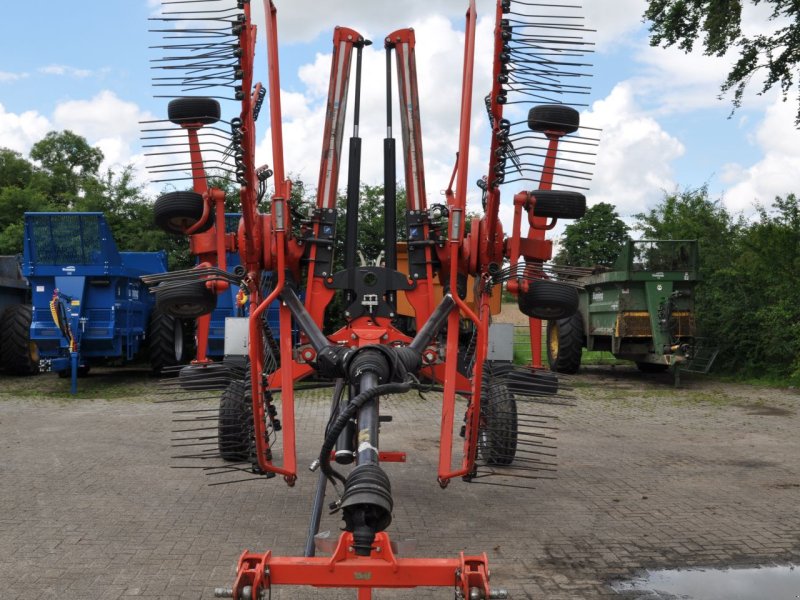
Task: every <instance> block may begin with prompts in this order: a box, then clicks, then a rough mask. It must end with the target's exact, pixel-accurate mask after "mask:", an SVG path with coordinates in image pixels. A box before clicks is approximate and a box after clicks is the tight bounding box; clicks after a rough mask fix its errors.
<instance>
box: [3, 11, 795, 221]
mask: <svg viewBox="0 0 800 600" xmlns="http://www.w3.org/2000/svg"><path fill="white" fill-rule="evenodd" d="M220 1H223V0H220ZM208 4H212V5H213V0H212V1H211V2H209V3H208ZM260 4H261V3H260V2H255V3H254V6H255V8H256V13H257V15H258V16H260V14H261V10H259V9H260V8H261V7H260ZM477 4H478V12H479V22H478V34H479V39H478V56H477V60H476V69H477V71H476V80H475V89H476V97H475V102H474V106H475V126H474V127H473V135H472V149H471V160H470V176H469V180H470V181H471V182H472V181H475V180H476V179H478V178H479V177H480V176H481V175H482V174H483V172H482V171H483V170H485V164H486V152H487V149H486V146H487V143H486V140H487V138H486V131H487V124H486V123H485V121H486V119H485V117H484V115H483V112H482V111H481V109H480V107H481V103H482V98H483V95H484V94H485V93H486V91H487V90H488V86H489V75H490V72H489V71H490V67H491V56H490V54H491V53H490V52H489V51H488V50H489V48H490V43H491V29H492V26H493V4H494V3H493V1H492V0H478V2H477ZM569 4H575V2H572V1H570V2H569ZM583 4H584V13H585V15H586V17H587V25H588V26H589V27H591V28H593V29H595V30H596V34H593V35H592V37H591V39H590V41H593V42H594V43H595V44H596V53H595V54H594V55H593V56H592V57H591V62H593V64H594V66H593V68H592V72H593V79H592V82H591V85H592V88H593V91H592V93H591V95H589V96H587V98H586V104H587V106H586V108H585V109H583V112H582V116H581V122H582V124H584V125H587V126H590V127H596V128H601V129H602V130H603V131H602V141H601V144H600V147H599V149H598V156H597V159H596V166H595V176H594V179H593V182H592V184H591V186H590V189H589V191H588V192H587V198H588V201H589V204H592V203H596V202H600V201H605V202H611V203H613V204H614V205H616V207H617V210H618V212H619V213H620V215H622V216H623V217H629V216H630V215H632V214H634V213H636V212H639V211H641V210H643V209H646V208H648V207H652V206H654V205H655V204H656V203H657V202H658V201H659V199H660V198H661V197H662V196H663V190H674V189H676V188H677V187H680V188H683V187H697V186H700V185H703V184H706V183H707V184H708V185H709V186H710V189H711V191H712V193H713V194H714V196H715V197H722V198H723V200H724V202H725V204H726V205H727V206H728V207H729V208H731V209H733V210H734V211H744V212H745V213H749V212H751V211H752V206H753V204H754V202H762V203H768V202H769V201H770V200H771V199H772V198H773V197H774V196H775V195H785V194H787V193H790V192H794V191H800V190H797V189H796V186H795V180H796V176H795V174H796V173H797V172H798V171H800V133H798V131H797V130H795V128H794V127H793V123H794V110H795V105H794V104H793V102H792V101H790V102H788V103H784V102H782V101H781V99H780V98H779V97H778V96H777V95H774V94H770V95H766V96H758V95H756V94H755V93H750V94H748V95H747V96H746V98H745V106H744V107H743V108H742V109H741V110H739V111H737V112H736V113H735V114H734V115H733V116H732V117H731V115H730V112H731V111H730V106H731V105H730V102H729V100H728V99H723V100H720V99H718V95H719V86H720V83H721V81H722V79H723V78H724V75H725V73H726V72H727V67H728V65H729V64H730V63H731V60H732V57H725V58H709V57H704V56H702V55H700V54H695V55H691V56H686V55H684V54H683V53H682V52H680V51H677V50H664V49H658V48H651V47H649V45H648V40H647V29H646V24H644V23H643V22H642V17H641V15H642V13H643V12H644V8H645V4H646V3H645V0H583ZM276 5H277V7H278V10H279V26H280V38H281V52H282V55H281V73H282V76H283V82H282V99H283V107H284V139H285V141H286V166H287V169H288V170H289V171H290V172H291V173H293V174H295V175H297V176H299V177H301V178H302V179H303V180H304V181H306V182H307V183H308V184H309V185H310V186H312V187H314V186H315V185H316V179H317V172H318V163H317V161H318V157H319V152H320V147H321V141H322V139H321V138H322V124H323V118H324V103H325V97H326V91H327V81H328V75H329V70H330V47H331V42H330V40H331V30H332V28H333V27H334V26H335V25H345V26H348V27H352V28H354V29H356V30H358V31H360V32H361V33H362V34H363V35H365V36H366V37H367V38H369V39H373V40H376V41H377V42H378V43H376V44H375V45H374V46H373V47H372V48H368V49H367V50H366V51H365V56H364V66H365V83H364V96H363V100H362V115H363V116H362V128H361V135H362V137H363V138H364V150H365V151H364V155H365V160H364V165H363V170H362V175H363V179H364V180H365V181H366V182H367V183H379V182H380V181H381V180H382V159H381V158H380V148H381V146H382V139H383V137H384V118H385V117H384V106H385V99H384V79H383V61H384V55H383V50H382V44H381V43H380V40H382V38H383V37H384V36H385V35H386V34H387V33H389V32H391V31H393V30H395V29H398V28H401V27H406V26H413V27H414V28H415V31H416V37H417V60H418V67H419V83H420V90H421V107H422V108H421V112H422V118H423V124H422V129H423V134H424V141H423V146H424V150H425V159H426V165H425V168H426V175H427V180H428V183H427V188H428V195H429V202H431V203H432V202H437V201H438V195H439V194H440V192H441V190H442V189H443V188H444V187H445V186H446V185H447V181H448V179H449V174H450V171H451V169H452V164H453V161H454V158H455V157H454V153H455V149H456V140H457V119H458V103H459V98H458V91H459V86H460V81H459V78H460V73H461V60H462V56H463V51H462V43H463V37H464V36H463V28H464V25H463V21H464V12H465V9H466V6H467V2H466V0H464V1H462V0H406V1H404V2H402V3H399V2H396V1H390V0H370V1H369V2H367V1H366V0H336V1H330V2H321V1H318V0H277V1H276ZM195 6H197V5H195ZM3 10H4V16H5V22H6V23H7V24H11V27H6V32H5V34H4V36H3V38H2V40H0V57H2V58H0V146H5V147H9V148H12V149H14V150H17V151H19V152H21V153H23V154H26V153H27V152H28V150H29V149H30V147H31V145H32V144H33V143H35V142H36V141H37V140H39V139H41V138H42V137H43V136H44V134H46V133H47V132H48V131H51V130H60V129H71V130H73V131H75V132H76V133H79V134H81V135H83V136H85V137H86V138H87V139H88V140H89V141H90V143H92V144H95V145H97V146H98V147H100V148H101V149H102V150H103V152H104V153H105V156H106V164H107V166H111V167H116V166H119V165H124V164H128V163H133V164H135V165H142V164H143V162H144V159H143V157H142V149H141V146H140V142H139V139H138V138H139V127H140V126H139V124H138V122H139V121H142V120H148V119H155V118H163V116H164V115H165V112H166V103H167V100H165V99H160V98H153V94H154V93H156V92H154V91H153V90H154V88H153V87H152V86H151V83H150V76H151V73H150V70H149V62H148V61H149V60H151V59H154V58H158V57H159V56H160V55H159V53H158V52H157V51H154V50H150V49H148V46H151V45H154V44H156V43H158V38H157V37H156V36H155V35H153V34H148V33H147V29H148V27H149V25H150V24H148V20H147V19H148V17H150V16H153V14H155V12H157V10H158V6H157V4H156V3H155V2H154V1H153V0H114V1H113V2H109V1H108V0H81V2H71V3H69V2H61V1H59V2H56V1H55V0H31V1H30V2H26V3H19V2H16V3H7V6H4V9H3ZM767 16H768V15H767V12H766V11H765V10H764V9H763V8H748V9H747V10H746V13H745V29H746V31H756V30H769V28H770V27H771V25H770V24H769V22H768V20H767ZM259 50H260V51H261V52H260V53H259V59H258V62H259V64H258V68H259V70H260V71H261V72H260V73H258V74H257V75H258V78H261V79H265V66H266V60H265V57H264V54H263V44H261V46H260V48H259ZM755 91H757V90H755V89H754V90H753V92H755ZM235 108H236V107H235V105H234V104H233V103H225V104H223V112H224V114H225V116H227V117H232V116H234V114H235V112H237V111H236V110H235ZM259 126H260V131H259V161H260V162H266V163H268V162H270V161H271V152H270V148H269V143H268V134H269V130H268V123H267V122H266V119H265V118H263V117H262V119H261V120H260V122H259ZM347 131H348V132H349V131H350V129H349V126H348V128H347ZM344 183H345V182H344V178H342V180H341V182H340V184H341V186H342V187H343V186H344ZM508 195H509V196H510V194H508ZM470 197H471V198H472V199H473V201H474V199H475V198H476V197H477V194H476V192H475V190H472V191H471V194H470ZM509 214H510V208H506V209H505V210H504V215H503V216H504V217H505V218H507V216H508V215H509ZM505 218H504V220H505Z"/></svg>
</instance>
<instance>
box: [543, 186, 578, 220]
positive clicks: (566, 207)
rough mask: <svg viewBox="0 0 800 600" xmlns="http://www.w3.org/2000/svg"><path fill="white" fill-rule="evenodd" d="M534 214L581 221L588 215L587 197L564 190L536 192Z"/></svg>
mask: <svg viewBox="0 0 800 600" xmlns="http://www.w3.org/2000/svg"><path fill="white" fill-rule="evenodd" d="M532 194H533V197H534V198H536V203H535V204H534V206H533V214H534V215H535V216H537V217H550V218H553V219H580V218H581V217H582V216H583V215H585V214H586V196H584V195H583V194H581V193H580V192H568V191H564V190H536V191H535V192H532Z"/></svg>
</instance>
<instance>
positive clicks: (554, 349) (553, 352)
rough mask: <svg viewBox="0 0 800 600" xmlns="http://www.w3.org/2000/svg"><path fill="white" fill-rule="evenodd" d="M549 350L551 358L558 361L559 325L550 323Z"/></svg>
mask: <svg viewBox="0 0 800 600" xmlns="http://www.w3.org/2000/svg"><path fill="white" fill-rule="evenodd" d="M547 348H548V350H550V358H552V359H553V360H554V361H556V360H558V323H556V322H555V321H553V322H551V323H550V331H549V335H548V336H547Z"/></svg>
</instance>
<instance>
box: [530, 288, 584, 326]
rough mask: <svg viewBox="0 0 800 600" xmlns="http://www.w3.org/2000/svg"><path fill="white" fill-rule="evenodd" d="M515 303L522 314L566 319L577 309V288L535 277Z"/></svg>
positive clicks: (548, 318) (541, 317)
mask: <svg viewBox="0 0 800 600" xmlns="http://www.w3.org/2000/svg"><path fill="white" fill-rule="evenodd" d="M517 305H518V306H519V309H520V311H521V312H522V314H524V315H527V316H529V317H532V318H534V319H542V320H543V321H547V320H550V319H566V318H567V317H570V316H572V315H574V314H575V311H576V310H578V290H576V289H575V288H574V287H572V286H571V285H567V284H565V283H560V282H558V281H548V280H546V279H537V280H535V281H531V282H529V283H528V291H527V292H520V294H519V295H518V296H517Z"/></svg>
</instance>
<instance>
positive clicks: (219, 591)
mask: <svg viewBox="0 0 800 600" xmlns="http://www.w3.org/2000/svg"><path fill="white" fill-rule="evenodd" d="M214 598H233V590H232V589H231V588H214Z"/></svg>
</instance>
